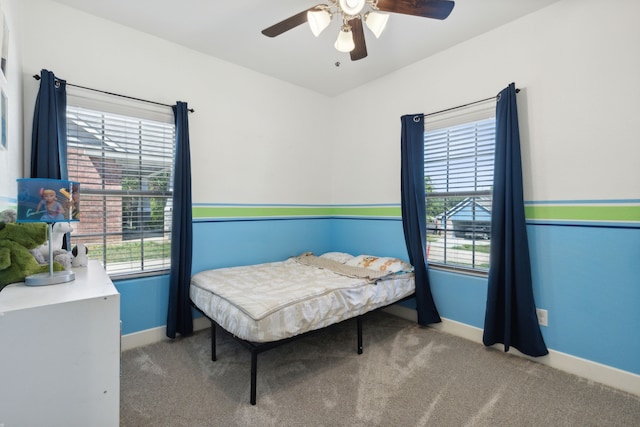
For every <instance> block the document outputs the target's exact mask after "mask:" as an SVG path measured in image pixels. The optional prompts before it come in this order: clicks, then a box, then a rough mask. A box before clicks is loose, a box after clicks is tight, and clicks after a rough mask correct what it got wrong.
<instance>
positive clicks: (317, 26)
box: [307, 9, 331, 37]
mask: <svg viewBox="0 0 640 427" xmlns="http://www.w3.org/2000/svg"><path fill="white" fill-rule="evenodd" d="M307 22H308V23H309V28H311V32H312V33H313V35H314V36H316V37H318V36H319V35H320V33H322V32H323V31H324V29H325V28H327V27H328V26H329V23H331V14H330V13H329V11H328V10H327V9H320V10H310V11H309V12H307Z"/></svg>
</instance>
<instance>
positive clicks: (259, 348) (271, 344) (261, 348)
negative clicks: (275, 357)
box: [192, 293, 415, 405]
mask: <svg viewBox="0 0 640 427" xmlns="http://www.w3.org/2000/svg"><path fill="white" fill-rule="evenodd" d="M413 298H415V293H414V294H411V295H407V296H406V297H404V298H401V299H399V300H397V301H394V302H392V303H390V304H387V305H385V306H382V307H378V308H377V309H375V310H371V311H376V310H380V309H383V308H385V307H388V306H390V305H393V304H397V303H399V302H402V301H407V300H410V299H413ZM192 306H193V307H194V308H195V309H196V310H198V311H199V312H200V313H202V314H203V315H204V316H205V317H206V318H207V319H209V320H210V321H211V360H212V361H214V362H215V361H216V360H218V357H217V355H216V330H217V329H218V328H220V329H221V330H222V331H224V332H225V333H227V334H229V335H230V336H231V337H233V339H235V340H236V341H237V342H239V343H240V344H242V345H243V346H244V347H245V348H246V349H247V350H249V352H251V394H250V397H249V402H250V403H251V404H252V405H255V404H256V388H257V387H256V383H257V377H258V354H260V353H264V352H265V351H267V350H270V349H272V348H275V347H279V346H281V345H282V344H286V343H288V342H291V341H294V340H296V339H298V338H302V337H305V336H307V335H310V334H313V333H315V332H318V331H321V330H322V329H325V328H327V327H329V326H333V325H337V324H339V323H342V322H346V321H349V320H351V319H354V318H355V319H356V331H357V335H358V338H357V343H358V345H357V351H358V354H362V351H363V346H362V317H363V316H364V315H365V314H367V313H371V311H368V312H367V313H363V314H360V315H358V316H354V317H351V318H349V319H344V320H342V321H341V322H337V323H333V324H331V325H328V326H325V327H324V328H321V329H315V330H312V331H307V332H304V333H302V334H299V335H295V336H292V337H289V338H284V339H281V340H278V341H267V342H261V343H257V342H252V341H247V340H244V339H242V338H239V337H237V336H235V335H233V334H232V333H231V332H229V331H227V330H226V329H224V328H223V327H221V326H220V325H218V323H217V322H216V321H215V320H213V319H212V318H210V317H209V316H207V314H206V313H204V312H203V311H202V310H200V308H198V307H197V306H196V305H195V304H193V303H192Z"/></svg>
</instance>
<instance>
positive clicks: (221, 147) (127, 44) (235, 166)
mask: <svg viewBox="0 0 640 427" xmlns="http://www.w3.org/2000/svg"><path fill="white" fill-rule="evenodd" d="M16 7H17V8H18V9H19V10H20V16H21V18H22V22H21V23H20V26H21V29H22V30H23V31H22V32H23V44H22V47H21V50H22V52H23V66H24V68H23V72H24V92H25V97H24V102H25V117H24V123H25V129H27V133H29V134H28V135H25V136H26V137H27V138H30V137H31V136H30V129H31V125H30V123H31V121H32V117H33V105H34V102H35V96H36V93H37V88H38V82H36V81H35V80H34V79H32V78H31V76H32V75H33V74H39V73H40V70H41V69H42V68H46V69H48V70H50V71H53V72H54V73H55V74H56V76H58V77H60V78H63V79H65V80H67V82H68V83H73V84H77V85H83V86H88V87H92V88H96V89H102V90H107V91H110V92H115V93H121V94H125V95H129V96H134V97H139V98H143V99H149V100H153V101H157V102H162V103H167V104H173V103H175V101H178V100H180V101H186V102H188V103H189V106H190V107H192V108H194V109H195V110H196V112H195V114H191V115H190V116H189V129H190V136H191V137H190V139H191V153H192V158H191V161H192V167H193V175H192V177H193V200H194V202H195V203H203V202H209V203H212V202H215V203H302V204H304V203H328V202H329V201H330V188H329V186H327V185H326V184H325V174H326V168H325V165H327V164H328V163H329V156H330V150H328V149H327V146H326V141H327V137H328V135H327V132H328V131H329V130H328V129H325V128H324V126H323V123H325V122H326V120H324V117H325V116H326V114H327V113H326V112H328V111H330V110H331V108H330V107H329V105H330V101H331V100H330V99H328V98H325V97H322V96H320V95H318V94H315V93H313V92H311V91H307V90H305V89H301V88H299V87H297V86H293V85H290V84H287V83H283V82H281V81H279V80H276V79H273V78H270V77H267V76H264V75H262V74H258V73H255V72H253V71H250V70H248V69H245V68H241V67H238V66H235V65H232V64H230V63H227V62H224V61H221V60H218V59H215V58H211V57H208V56H205V55H203V54H200V53H197V52H195V51H192V50H188V49H185V48H183V47H181V46H179V45H176V44H173V43H169V42H166V41H163V40H161V39H158V38H156V37H152V36H149V35H146V34H143V33H140V32H136V31H133V30H131V29H128V28H126V27H123V26H120V25H117V24H114V23H111V22H108V21H105V20H102V19H98V18H96V17H94V16H92V15H88V14H85V13H83V12H79V11H77V10H74V9H71V8H68V7H65V6H62V5H60V4H57V3H54V2H51V1H48V0H32V1H29V2H22V1H21V2H16ZM300 105H303V106H304V108H300ZM27 149H28V147H27ZM309 159H313V161H309Z"/></svg>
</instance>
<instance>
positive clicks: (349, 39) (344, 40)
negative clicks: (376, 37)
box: [333, 25, 356, 52]
mask: <svg viewBox="0 0 640 427" xmlns="http://www.w3.org/2000/svg"><path fill="white" fill-rule="evenodd" d="M333 46H334V47H335V48H336V49H337V50H339V51H340V52H351V51H352V50H353V49H355V48H356V44H355V43H354V42H353V33H352V32H351V27H349V26H348V25H344V26H343V27H342V29H341V30H340V34H338V39H337V40H336V43H335V44H334V45H333Z"/></svg>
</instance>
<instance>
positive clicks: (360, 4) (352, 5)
mask: <svg viewBox="0 0 640 427" xmlns="http://www.w3.org/2000/svg"><path fill="white" fill-rule="evenodd" d="M366 3H367V1H366V0H338V5H339V6H340V9H342V12H343V13H344V14H345V15H349V16H356V15H359V14H360V12H362V9H363V8H364V5H365V4H366Z"/></svg>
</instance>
